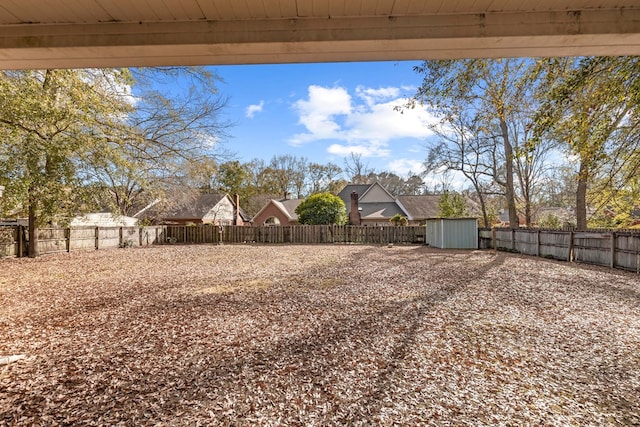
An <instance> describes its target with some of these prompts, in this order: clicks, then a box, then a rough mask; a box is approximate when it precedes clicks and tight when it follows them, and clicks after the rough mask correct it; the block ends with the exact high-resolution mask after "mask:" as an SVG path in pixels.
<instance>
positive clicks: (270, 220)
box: [264, 216, 280, 225]
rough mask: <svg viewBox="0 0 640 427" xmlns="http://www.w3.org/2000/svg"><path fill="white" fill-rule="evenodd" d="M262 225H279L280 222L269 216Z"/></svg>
mask: <svg viewBox="0 0 640 427" xmlns="http://www.w3.org/2000/svg"><path fill="white" fill-rule="evenodd" d="M264 225H280V220H279V219H278V218H276V217H275V216H270V217H269V218H267V219H266V220H265V221H264Z"/></svg>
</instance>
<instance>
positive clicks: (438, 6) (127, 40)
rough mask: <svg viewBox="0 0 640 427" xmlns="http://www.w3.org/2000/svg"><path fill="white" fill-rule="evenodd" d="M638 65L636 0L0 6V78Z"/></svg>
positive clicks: (59, 1) (639, 11) (195, 0)
mask: <svg viewBox="0 0 640 427" xmlns="http://www.w3.org/2000/svg"><path fill="white" fill-rule="evenodd" d="M586 54H589V55H621V54H626V55H640V3H639V2H638V0H535V1H531V0H342V1H339V0H46V1H44V0H4V1H3V2H2V3H0V68H3V69H13V68H45V67H47V68H62V67H111V66H154V65H156V66H157V65H197V64H200V65H202V64H250V63H292V62H327V61H369V60H404V59H427V58H432V59H436V58H460V57H505V56H551V55H553V56H565V55H586Z"/></svg>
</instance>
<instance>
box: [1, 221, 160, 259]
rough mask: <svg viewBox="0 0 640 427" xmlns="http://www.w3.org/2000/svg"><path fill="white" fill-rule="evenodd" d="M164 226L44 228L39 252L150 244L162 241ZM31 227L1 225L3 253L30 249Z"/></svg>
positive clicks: (41, 231)
mask: <svg viewBox="0 0 640 427" xmlns="http://www.w3.org/2000/svg"><path fill="white" fill-rule="evenodd" d="M164 234H165V230H164V228H163V227H161V226H152V227H79V228H41V229H39V230H38V252H39V253H40V254H41V255H44V254H51V253H56V252H71V251H78V250H96V249H109V248H118V247H134V246H149V245H152V244H157V243H162V242H163V241H164V240H163V239H164ZM27 235H28V229H27V227H23V226H19V225H18V226H2V227H0V257H7V256H13V257H20V256H24V255H26V253H27V248H28V244H29V242H28V240H27Z"/></svg>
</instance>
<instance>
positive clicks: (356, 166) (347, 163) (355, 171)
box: [344, 152, 374, 184]
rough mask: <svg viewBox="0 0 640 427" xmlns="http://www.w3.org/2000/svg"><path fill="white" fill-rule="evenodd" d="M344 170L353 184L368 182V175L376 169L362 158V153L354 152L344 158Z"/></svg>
mask: <svg viewBox="0 0 640 427" xmlns="http://www.w3.org/2000/svg"><path fill="white" fill-rule="evenodd" d="M344 172H345V173H346V174H347V179H349V182H351V183H352V184H368V181H369V179H368V178H367V175H369V174H370V173H373V172H374V170H373V169H371V168H370V167H369V164H368V163H366V162H365V161H364V160H363V159H362V154H360V153H355V152H352V153H350V154H349V156H348V157H345V159H344Z"/></svg>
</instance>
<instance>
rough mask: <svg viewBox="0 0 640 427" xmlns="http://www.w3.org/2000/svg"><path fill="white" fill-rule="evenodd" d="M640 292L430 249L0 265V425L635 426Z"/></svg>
mask: <svg viewBox="0 0 640 427" xmlns="http://www.w3.org/2000/svg"><path fill="white" fill-rule="evenodd" d="M639 282H640V279H639V277H638V276H637V275H635V274H632V273H623V272H615V271H609V270H606V269H600V268H589V267H584V266H576V265H569V264H561V263H556V262H551V261H546V260H540V259H535V258H526V257H521V256H517V255H510V254H497V255H496V254H494V253H492V252H479V251H475V252H446V251H437V250H433V249H428V248H426V247H393V248H387V247H361V246H167V247H152V248H146V249H122V250H111V251H99V252H90V253H72V254H70V255H68V254H61V255H55V256H47V257H44V258H42V259H39V260H27V259H20V260H15V259H13V260H0V307H1V311H0V356H3V355H4V356H7V355H14V354H25V355H26V356H27V357H26V358H25V359H24V360H21V361H18V362H15V363H11V364H9V365H6V366H1V367H0V425H29V426H31V425H43V426H44V425H46V426H54V425H96V426H98V425H104V426H107V425H163V426H178V425H180V426H182V425H229V426H235V425H238V426H240V425H243V426H244V425H259V426H276V425H294V426H295V425H318V426H321V425H322V426H326V425H355V426H357V425H382V426H391V425H438V426H440V425H474V426H477V425H505V426H506V425H579V426H583V425H633V424H640V351H639V348H640V284H639Z"/></svg>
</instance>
